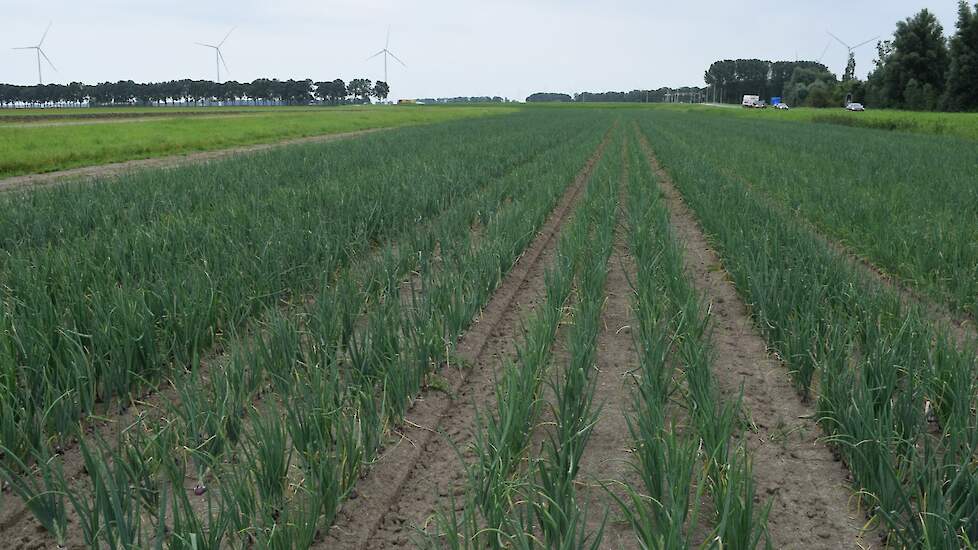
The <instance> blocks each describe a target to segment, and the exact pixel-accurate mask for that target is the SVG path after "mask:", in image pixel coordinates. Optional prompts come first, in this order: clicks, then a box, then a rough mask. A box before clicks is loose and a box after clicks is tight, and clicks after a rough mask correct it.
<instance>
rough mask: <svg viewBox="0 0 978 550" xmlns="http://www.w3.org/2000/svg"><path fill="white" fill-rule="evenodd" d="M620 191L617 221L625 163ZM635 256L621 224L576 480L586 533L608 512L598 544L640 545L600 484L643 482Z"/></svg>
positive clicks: (617, 486) (607, 283)
mask: <svg viewBox="0 0 978 550" xmlns="http://www.w3.org/2000/svg"><path fill="white" fill-rule="evenodd" d="M624 162H625V171H624V176H623V178H622V179H623V181H622V183H621V188H620V190H619V200H618V205H619V210H618V219H619V221H620V220H621V218H622V213H621V208H623V204H624V202H623V201H624V198H625V186H626V185H627V180H628V171H627V168H628V163H627V159H626V160H625V161H624ZM636 272H637V270H636V268H635V260H634V259H633V258H632V256H631V253H630V251H629V249H628V245H627V242H626V235H625V228H624V227H622V226H621V225H619V226H618V227H617V228H616V230H615V243H614V248H613V249H612V252H611V257H610V259H609V260H608V278H607V279H606V280H605V291H604V292H605V304H604V310H603V311H602V314H601V329H600V332H599V333H598V341H597V356H596V358H597V364H596V365H595V369H596V376H597V378H596V380H595V388H594V402H595V403H596V404H598V405H600V406H601V407H602V409H601V415H600V416H599V417H598V421H597V423H596V424H595V425H594V429H593V430H592V431H591V437H590V439H589V440H588V444H587V447H586V448H585V449H584V454H583V455H582V456H581V469H580V471H579V472H578V476H577V479H578V481H579V483H580V484H581V485H579V487H578V499H579V502H580V504H581V505H582V506H586V507H587V511H588V532H589V533H594V532H596V531H597V530H598V528H599V527H600V525H601V521H602V520H603V519H604V518H605V513H606V512H607V524H606V525H605V529H604V539H603V543H602V548H623V549H628V548H638V547H639V545H638V541H637V540H636V538H635V535H634V532H633V531H632V528H631V526H630V525H629V524H628V522H627V521H624V519H623V517H622V516H621V513H620V512H619V510H618V504H617V502H615V500H614V498H612V497H611V495H609V494H608V491H607V490H605V488H604V486H608V488H609V489H610V490H612V491H615V492H616V493H617V494H618V496H619V497H620V498H623V499H624V498H625V496H626V495H625V493H624V491H621V490H620V488H621V487H622V485H621V484H622V483H624V484H627V485H629V486H632V487H639V486H641V483H640V480H639V479H638V476H637V475H636V473H635V470H634V467H633V466H632V465H631V459H630V451H631V448H632V447H633V442H632V438H631V435H630V433H629V430H628V422H627V421H626V420H625V419H626V416H631V415H632V414H633V413H634V410H633V409H634V407H633V406H632V399H631V388H632V386H633V385H634V384H633V382H632V380H633V379H632V377H631V375H630V373H631V372H632V371H633V370H635V369H637V368H639V357H638V350H637V349H636V346H635V339H634V338H633V336H632V327H636V326H638V321H637V320H636V319H635V315H634V311H633V310H632V295H633V294H634V291H633V290H632V287H631V284H630V283H629V281H630V280H634V278H635V276H636Z"/></svg>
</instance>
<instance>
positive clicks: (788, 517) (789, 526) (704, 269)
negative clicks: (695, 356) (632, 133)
mask: <svg viewBox="0 0 978 550" xmlns="http://www.w3.org/2000/svg"><path fill="white" fill-rule="evenodd" d="M640 142H641V145H642V148H643V150H644V151H645V154H646V156H647V157H648V159H649V163H650V165H651V167H652V169H653V171H654V173H655V174H656V178H657V180H658V184H659V186H660V188H661V190H662V193H663V195H664V197H665V203H666V205H667V207H668V209H669V212H670V215H671V218H672V224H673V228H674V229H675V232H676V236H677V237H678V238H679V239H681V241H682V242H683V243H684V244H685V263H686V270H687V273H688V274H689V277H690V280H691V281H692V282H693V284H694V286H695V288H696V289H697V291H698V292H699V293H700V295H701V296H702V298H703V299H705V300H706V301H707V302H708V303H709V304H710V311H711V317H712V320H711V324H712V338H713V347H714V349H715V351H716V360H715V362H714V368H715V372H714V377H715V380H716V382H717V386H718V387H719V389H720V391H721V392H722V394H723V396H724V398H726V399H736V398H737V397H738V396H739V395H740V393H741V390H742V391H743V409H744V412H745V414H746V415H747V416H748V419H749V421H750V423H751V427H750V430H749V431H748V432H747V434H746V438H747V441H746V444H747V448H748V450H749V453H750V456H751V457H752V459H753V465H754V480H755V483H756V486H757V493H758V498H759V499H761V501H762V502H763V501H766V500H767V499H771V500H772V508H771V514H770V517H769V521H768V526H769V530H770V534H771V538H772V540H773V542H774V547H775V548H806V549H813V548H825V549H841V548H869V547H871V546H872V537H868V536H864V533H863V532H862V527H863V524H864V519H863V518H864V513H863V511H861V510H858V509H854V508H853V506H852V504H853V503H854V502H855V501H856V499H855V498H853V497H852V496H853V495H852V488H851V486H850V482H849V477H848V472H847V470H846V469H845V467H844V466H843V465H842V463H841V462H839V461H838V460H836V459H835V457H834V456H833V454H832V452H831V451H830V450H829V449H828V448H827V447H826V446H825V445H824V444H823V443H822V442H821V441H819V437H820V435H821V431H820V428H819V426H818V424H817V423H816V421H815V411H814V409H813V408H812V407H811V406H809V405H807V404H805V403H803V402H802V401H801V399H800V397H799V396H798V394H797V392H796V391H795V389H794V386H793V385H792V384H791V381H790V380H789V378H788V369H787V368H786V367H785V366H784V365H783V364H782V363H781V362H780V361H778V360H777V359H775V358H774V357H772V355H771V354H769V353H768V349H767V346H766V344H765V342H764V339H763V338H762V337H761V336H760V334H759V333H758V332H757V330H756V329H755V328H754V327H753V325H752V321H751V318H750V315H749V313H748V311H747V308H746V306H745V305H744V303H743V302H742V301H741V299H740V297H739V296H738V294H737V290H736V288H735V287H734V285H733V283H731V282H730V280H729V278H728V277H727V275H726V273H725V271H724V269H723V264H722V262H721V260H720V258H719V256H718V255H717V253H716V252H715V251H714V250H713V248H712V247H711V246H710V244H709V242H708V240H707V238H706V236H705V235H704V233H703V231H702V230H701V229H700V227H699V224H698V222H697V219H696V216H695V214H694V213H693V212H692V210H691V209H690V208H689V207H688V206H686V204H685V202H684V201H683V199H682V196H681V194H680V193H679V192H678V191H677V190H676V188H675V187H674V185H673V183H672V179H671V178H670V176H669V174H668V173H666V172H665V171H664V170H662V168H661V167H660V166H659V164H658V161H657V160H656V158H655V154H654V152H653V151H652V149H651V147H650V145H649V143H648V141H647V140H646V139H645V137H644V136H643V135H640Z"/></svg>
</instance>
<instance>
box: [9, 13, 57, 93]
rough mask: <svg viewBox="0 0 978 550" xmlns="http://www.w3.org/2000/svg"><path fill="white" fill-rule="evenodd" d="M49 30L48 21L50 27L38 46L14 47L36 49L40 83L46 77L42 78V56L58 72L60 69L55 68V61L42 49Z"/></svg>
mask: <svg viewBox="0 0 978 550" xmlns="http://www.w3.org/2000/svg"><path fill="white" fill-rule="evenodd" d="M49 30H51V23H48V28H46V29H44V34H43V35H41V41H40V42H38V43H37V45H36V46H23V47H20V48H14V49H15V50H34V51H35V53H36V54H37V83H38V84H44V79H43V78H42V75H41V58H42V57H43V58H44V60H45V61H47V62H48V65H50V66H51V68H52V69H54V71H55V72H58V69H57V68H55V66H54V63H51V59H50V58H48V56H47V54H45V53H44V50H42V49H41V46H42V45H44V39H45V38H47V37H48V31H49Z"/></svg>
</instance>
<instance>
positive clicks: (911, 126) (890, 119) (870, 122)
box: [671, 105, 978, 140]
mask: <svg viewBox="0 0 978 550" xmlns="http://www.w3.org/2000/svg"><path fill="white" fill-rule="evenodd" d="M671 108H677V107H675V106H673V107H671ZM682 108H684V109H686V110H691V109H692V110H701V109H709V110H711V111H715V112H717V113H726V114H727V115H729V116H738V117H744V118H752V119H762V120H790V121H795V122H816V123H821V124H834V125H840V126H851V127H856V128H871V129H877V130H892V131H899V132H912V133H919V134H935V135H946V136H956V137H963V138H967V139H975V140H978V113H931V112H915V111H895V110H889V109H881V110H873V109H869V110H867V111H864V112H861V113H851V112H849V111H846V110H845V109H842V108H838V109H812V108H795V109H791V110H790V111H779V110H777V109H763V110H761V109H744V108H720V107H708V106H699V105H693V106H691V105H685V106H683V107H682Z"/></svg>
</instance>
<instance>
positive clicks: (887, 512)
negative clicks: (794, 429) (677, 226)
mask: <svg viewBox="0 0 978 550" xmlns="http://www.w3.org/2000/svg"><path fill="white" fill-rule="evenodd" d="M642 127H643V132H644V134H645V135H646V136H647V137H648V139H649V141H650V142H651V143H652V146H653V147H654V149H655V152H656V154H657V155H658V157H659V159H660V160H661V162H662V164H663V166H664V167H665V168H666V169H667V170H668V171H669V172H670V173H671V174H672V176H673V178H674V179H675V183H676V185H677V187H678V188H679V190H680V191H681V192H682V194H683V196H684V198H685V200H686V202H687V204H689V205H690V207H692V208H693V210H694V211H695V212H696V213H697V215H698V217H699V220H700V223H701V224H702V225H703V227H704V228H705V230H706V231H707V232H708V233H709V234H710V235H711V236H712V237H713V238H714V239H715V242H716V245H717V249H718V251H719V252H720V254H721V256H722V257H723V260H724V266H725V267H726V269H727V271H728V272H729V273H730V275H731V277H732V278H733V281H734V282H735V284H736V285H737V289H738V291H739V292H740V293H741V294H742V295H743V296H744V299H745V301H747V302H748V303H750V304H751V306H752V307H751V312H752V315H753V317H754V319H755V322H756V326H757V327H758V328H759V329H760V330H761V331H762V333H763V334H764V336H765V337H766V338H767V340H768V342H769V345H770V346H771V348H772V349H774V350H776V351H777V353H778V354H779V355H780V356H781V357H782V358H783V359H784V361H785V362H786V363H787V365H788V367H789V368H790V369H791V373H792V376H793V377H794V379H795V382H796V384H797V386H798V389H799V391H800V392H801V393H802V395H803V397H804V398H811V397H814V398H815V399H816V400H817V406H818V411H819V421H820V423H821V425H822V426H823V428H824V430H825V431H826V432H827V434H828V435H829V436H830V437H829V441H830V442H831V443H832V444H833V446H834V448H835V449H836V450H837V452H838V453H839V454H840V455H841V457H842V458H843V460H844V461H845V463H846V464H847V465H848V467H849V469H850V471H851V472H852V474H853V478H854V486H855V489H856V490H857V491H858V493H857V495H858V496H859V499H858V500H859V501H861V502H862V503H864V504H865V505H866V508H865V510H866V512H867V514H868V515H869V516H870V518H872V519H873V520H874V523H875V524H877V525H881V526H882V531H883V532H884V533H885V534H886V536H887V537H888V538H889V540H890V542H891V544H894V545H896V546H901V547H908V548H971V547H973V546H974V545H975V544H976V542H978V464H976V462H975V461H974V456H975V453H976V450H978V414H976V412H975V411H976V410H978V407H976V405H978V403H976V396H978V383H976V374H978V373H976V369H975V359H974V357H975V354H974V350H972V349H959V348H957V347H956V346H955V345H953V344H952V343H951V342H950V341H949V339H948V337H947V335H946V332H945V329H944V328H943V327H942V326H940V325H939V324H938V323H935V322H933V321H930V320H927V319H924V318H923V317H922V316H921V314H920V312H919V311H918V309H917V308H916V307H914V306H912V305H911V306H907V305H904V304H903V303H901V300H900V297H899V296H897V295H896V294H895V293H894V292H893V291H892V290H890V289H889V288H887V287H886V286H885V285H883V284H882V283H881V282H880V281H878V280H876V279H875V278H873V277H871V276H869V275H867V274H866V273H865V272H864V271H863V270H860V269H857V268H856V267H854V266H853V265H852V264H851V263H850V260H849V259H848V258H846V257H844V256H842V255H841V254H840V253H838V252H837V251H835V250H833V249H832V248H831V247H830V246H829V245H828V244H826V243H825V242H824V241H823V240H822V239H820V238H819V237H818V236H817V235H814V234H813V233H812V231H811V229H810V228H809V227H808V226H806V225H804V224H799V223H797V222H796V221H795V220H792V219H791V217H790V216H788V215H786V213H785V211H784V210H783V209H780V208H776V207H773V206H772V205H771V204H770V201H769V200H768V198H767V197H765V196H761V195H759V194H758V192H757V191H756V190H754V189H752V188H751V187H749V186H748V185H746V184H745V182H744V181H743V180H742V179H740V177H739V176H736V175H732V174H730V173H729V171H727V170H726V169H725V166H726V163H727V161H728V159H727V158H726V157H724V156H723V155H715V154H714V153H715V151H713V150H709V149H708V147H709V146H708V145H707V144H706V143H704V142H703V141H702V140H699V139H695V134H692V133H690V132H689V131H688V129H687V127H686V125H685V122H682V121H678V120H674V119H673V118H672V117H670V116H660V115H659V114H656V113H649V114H646V115H644V116H643V120H642Z"/></svg>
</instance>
